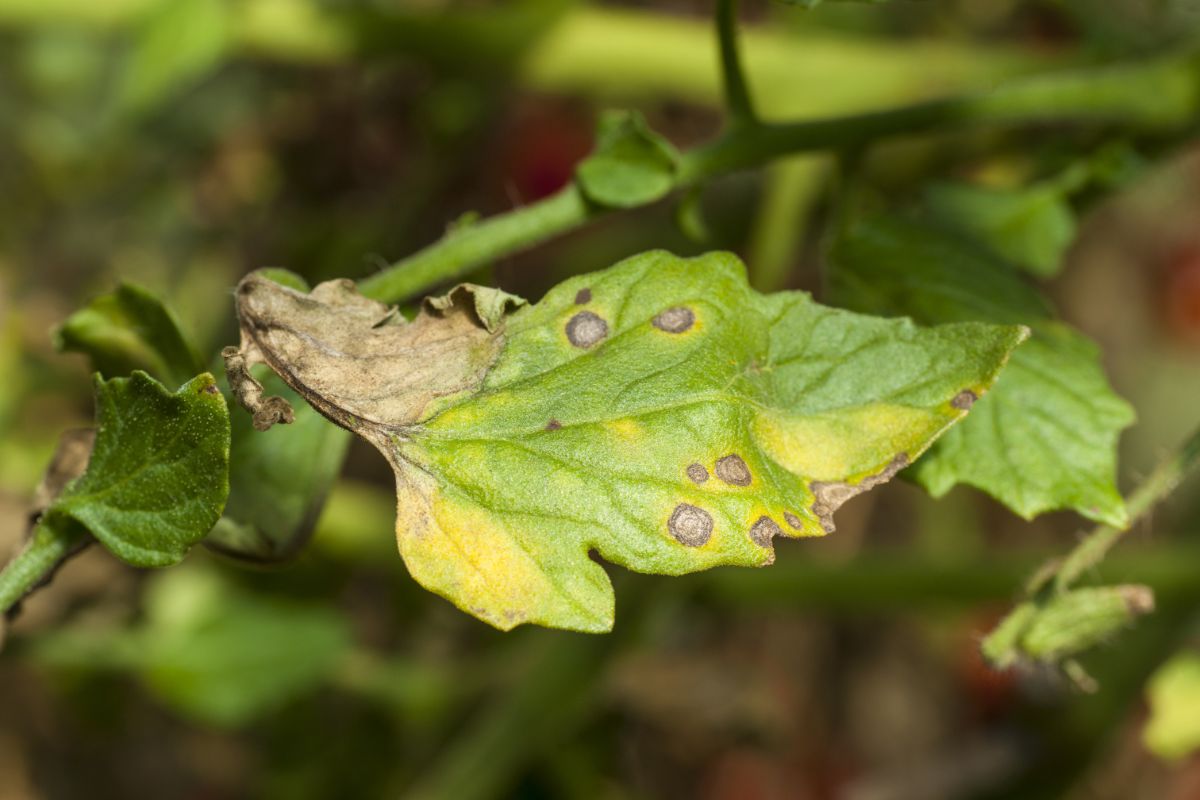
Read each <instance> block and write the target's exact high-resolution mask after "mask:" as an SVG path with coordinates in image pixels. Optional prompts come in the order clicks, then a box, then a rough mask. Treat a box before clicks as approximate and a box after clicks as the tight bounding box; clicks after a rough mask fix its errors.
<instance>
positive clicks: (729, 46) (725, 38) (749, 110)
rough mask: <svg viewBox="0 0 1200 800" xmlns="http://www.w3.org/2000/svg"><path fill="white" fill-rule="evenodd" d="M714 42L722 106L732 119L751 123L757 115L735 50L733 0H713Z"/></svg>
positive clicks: (734, 8) (740, 60) (735, 121)
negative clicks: (715, 5)
mask: <svg viewBox="0 0 1200 800" xmlns="http://www.w3.org/2000/svg"><path fill="white" fill-rule="evenodd" d="M716 11H717V14H716V17H717V19H716V21H717V45H718V47H719V48H720V50H721V77H722V80H723V82H724V85H725V106H726V108H727V110H728V111H729V117H730V119H731V120H732V121H733V122H734V123H735V124H739V123H753V122H755V120H756V119H757V116H756V115H755V113H754V103H753V101H751V99H750V90H749V88H748V87H747V86H746V76H745V74H743V72H742V59H741V57H740V55H739V53H738V39H737V0H717V8H716Z"/></svg>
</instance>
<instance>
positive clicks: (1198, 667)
mask: <svg viewBox="0 0 1200 800" xmlns="http://www.w3.org/2000/svg"><path fill="white" fill-rule="evenodd" d="M1146 691H1147V695H1148V698H1149V701H1150V719H1149V721H1148V722H1147V723H1146V729H1145V732H1144V733H1143V739H1144V741H1145V742H1146V747H1148V748H1149V749H1150V750H1151V751H1152V752H1153V753H1155V754H1156V755H1158V756H1160V757H1162V758H1168V759H1172V760H1174V759H1180V758H1184V757H1186V756H1188V755H1189V754H1191V753H1194V752H1196V751H1197V750H1200V653H1197V652H1195V651H1185V652H1182V653H1179V654H1177V655H1176V656H1175V657H1173V658H1172V659H1171V660H1170V661H1168V662H1167V663H1166V664H1163V665H1162V666H1161V667H1159V669H1158V671H1157V672H1155V673H1154V676H1153V677H1152V678H1151V679H1150V682H1149V683H1148V684H1147V687H1146Z"/></svg>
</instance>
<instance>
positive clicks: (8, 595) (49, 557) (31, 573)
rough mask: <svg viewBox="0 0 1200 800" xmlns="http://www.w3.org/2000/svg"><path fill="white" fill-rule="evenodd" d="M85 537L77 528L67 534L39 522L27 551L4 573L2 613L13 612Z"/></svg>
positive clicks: (0, 594)
mask: <svg viewBox="0 0 1200 800" xmlns="http://www.w3.org/2000/svg"><path fill="white" fill-rule="evenodd" d="M84 537H85V535H84V534H83V533H82V532H80V531H78V530H77V529H76V528H75V527H74V526H67V531H66V532H63V531H60V530H59V529H58V528H57V527H54V526H52V525H47V524H46V523H45V522H44V521H42V522H39V523H38V524H37V525H36V526H35V527H34V529H33V534H32V535H31V536H30V538H29V541H28V543H26V545H25V548H24V549H23V550H22V551H21V552H20V553H18V554H17V555H16V557H15V558H13V559H12V560H11V561H9V562H8V564H7V565H5V567H4V571H3V572H0V614H8V613H9V612H11V611H12V609H13V607H14V606H16V605H17V604H18V603H19V602H21V600H22V599H23V598H24V597H25V595H27V594H29V593H30V592H31V591H33V589H34V588H36V587H37V585H38V584H39V583H40V582H41V581H42V580H44V579H48V578H49V576H50V575H52V574H53V572H54V570H55V568H57V566H58V565H59V564H60V563H61V562H62V561H64V560H65V559H66V558H67V557H69V556H70V555H71V553H72V552H73V551H74V550H75V548H76V547H78V546H79V544H80V543H81V542H82V541H83V540H84Z"/></svg>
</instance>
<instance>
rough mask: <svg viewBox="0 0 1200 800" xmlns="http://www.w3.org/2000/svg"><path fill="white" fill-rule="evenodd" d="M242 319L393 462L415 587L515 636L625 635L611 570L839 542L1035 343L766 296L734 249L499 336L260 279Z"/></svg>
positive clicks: (556, 307)
mask: <svg viewBox="0 0 1200 800" xmlns="http://www.w3.org/2000/svg"><path fill="white" fill-rule="evenodd" d="M475 291H476V290H474V289H472V288H470V287H467V288H465V289H460V290H459V292H460V293H463V292H467V293H473V292H475ZM457 297H460V295H456V298H457ZM237 303H238V315H239V318H240V320H241V324H242V336H243V341H242V348H243V349H242V351H241V353H240V354H236V359H235V360H237V359H240V360H242V361H244V362H251V361H254V360H258V359H261V360H264V361H265V362H266V363H267V364H269V365H270V366H271V367H272V368H273V369H274V370H275V371H276V372H277V373H279V374H280V376H281V377H283V378H284V379H285V380H286V381H287V382H288V383H289V384H290V385H291V386H292V387H293V388H294V389H296V391H298V392H299V393H300V394H301V395H302V396H303V397H305V398H306V399H307V400H308V402H310V403H311V404H313V405H314V406H316V407H317V408H318V409H319V410H321V411H322V413H324V414H326V415H327V416H329V417H330V418H331V419H334V420H336V421H337V422H338V423H339V424H341V425H343V426H345V427H347V428H349V429H351V430H354V431H355V432H356V433H358V434H360V435H361V436H363V437H365V438H366V439H367V440H369V441H371V442H372V443H373V444H374V445H375V446H376V447H378V448H379V449H380V451H381V452H383V453H384V455H385V456H386V457H387V458H388V460H389V461H390V462H391V464H392V466H393V468H394V469H395V471H396V483H397V494H398V519H397V527H396V530H397V539H398V542H399V546H400V552H401V554H402V555H403V557H404V560H405V562H406V564H407V565H408V568H409V570H410V571H411V572H412V574H413V576H414V577H415V578H416V579H417V580H418V581H419V582H420V583H421V584H422V585H424V586H425V587H427V588H429V589H431V590H433V591H435V592H437V593H439V594H442V595H443V596H445V597H448V598H449V599H451V600H452V601H453V602H454V603H456V604H457V605H459V606H460V607H461V608H463V609H465V610H467V611H469V612H470V613H472V614H474V615H476V616H478V617H480V618H481V619H484V620H486V621H487V622H490V623H491V624H493V625H495V626H497V627H500V628H503V629H508V628H511V627H513V626H515V625H518V624H520V623H523V622H533V623H539V624H543V625H551V626H555V627H563V628H571V629H576V630H584V631H604V630H608V629H609V628H610V627H611V625H612V621H613V595H612V588H611V585H610V583H609V581H608V578H607V576H606V575H605V572H604V570H603V568H602V567H601V566H600V565H599V564H597V563H596V562H595V561H593V560H592V559H591V558H589V557H588V554H589V552H590V551H595V552H596V553H598V554H599V555H600V556H601V557H602V558H604V559H606V560H608V561H610V562H613V563H616V564H619V565H622V566H625V567H628V568H630V569H633V570H637V571H640V572H654V573H662V574H670V575H677V574H681V573H686V572H693V571H696V570H700V569H705V568H708V567H712V566H717V565H720V564H739V565H746V566H759V565H764V564H768V563H770V562H771V561H772V560H773V559H774V548H773V539H774V537H776V536H815V535H822V534H824V533H827V532H829V531H831V530H833V520H832V514H833V512H834V511H836V509H837V508H838V506H840V505H841V504H842V503H843V502H845V501H846V500H848V499H850V498H851V497H853V496H854V495H856V494H858V493H860V492H862V491H865V490H867V489H869V488H871V487H873V486H875V485H877V484H878V483H882V482H883V481H885V480H887V479H888V478H890V477H891V476H892V475H894V474H895V472H896V471H897V470H899V469H900V468H902V467H903V466H905V465H906V464H908V463H909V462H910V461H912V460H914V459H915V458H916V457H917V456H919V455H920V454H921V453H922V452H923V451H924V450H925V449H926V448H927V447H928V446H929V444H930V443H931V442H932V441H933V440H934V439H935V438H936V437H937V436H938V435H939V434H940V433H941V432H942V431H944V430H945V429H946V428H947V427H948V426H950V425H951V424H953V423H954V422H955V421H957V420H958V419H960V418H961V417H962V416H963V415H964V414H965V413H966V408H965V406H966V404H965V403H964V402H963V400H964V398H966V397H976V396H979V395H982V394H983V393H984V392H985V391H986V390H987V389H988V387H989V386H990V385H991V383H992V381H993V380H994V379H995V376H996V374H997V372H998V371H999V370H1000V368H1001V366H1002V365H1003V363H1004V361H1005V360H1006V358H1007V356H1008V354H1009V352H1010V351H1011V350H1012V348H1013V347H1015V346H1016V345H1017V343H1018V342H1020V341H1021V339H1022V338H1023V337H1024V335H1025V331H1024V329H1023V328H1020V327H1016V326H997V325H989V324H983V323H964V324H960V325H950V326H942V327H937V328H931V329H925V328H919V327H917V326H915V325H913V324H912V323H911V322H909V321H907V320H884V319H875V318H871V317H865V316H860V315H857V314H852V313H849V312H845V311H839V310H836V309H831V308H825V307H822V306H820V305H817V304H816V303H814V302H813V301H812V299H811V298H810V297H809V296H808V295H806V294H801V293H795V292H792V293H781V294H775V295H768V296H764V295H759V294H758V293H756V292H754V291H753V290H751V289H750V288H749V287H748V285H747V284H746V278H745V271H744V268H743V266H742V265H741V263H740V262H738V261H737V259H736V258H734V257H733V256H731V255H728V254H722V253H716V254H710V255H707V256H704V257H701V258H697V259H690V260H688V259H680V258H676V257H675V256H672V255H670V254H668V253H663V252H655V253H647V254H644V255H641V256H637V257H635V258H631V259H629V260H627V261H624V262H622V263H621V264H618V265H617V266H615V267H613V268H611V269H609V270H606V271H604V272H600V273H595V274H591V275H583V276H579V277H576V278H573V279H571V280H569V281H566V282H565V283H563V284H560V285H559V286H558V287H556V288H555V289H553V290H552V291H551V292H550V293H549V294H548V295H547V296H546V297H545V298H544V299H543V300H542V301H541V302H540V303H538V304H537V305H535V306H530V307H526V308H522V309H520V310H518V311H516V312H515V313H513V314H511V315H510V316H508V317H507V318H506V319H504V320H503V321H502V324H501V325H500V326H499V327H498V328H497V329H496V330H495V331H494V332H488V330H487V329H486V328H485V327H484V326H483V325H482V324H481V322H480V321H479V318H478V317H477V315H476V313H475V310H474V305H473V304H472V303H469V302H467V300H466V298H462V299H455V300H454V301H453V302H452V303H449V304H446V303H445V302H439V303H433V304H427V305H426V308H425V310H424V311H422V313H421V314H420V315H419V316H418V317H417V318H416V320H415V321H413V322H411V323H405V322H403V320H402V319H400V318H398V317H397V316H396V315H394V314H392V313H391V312H389V310H388V309H387V308H385V307H384V306H382V305H380V304H378V303H374V302H372V301H369V300H366V299H364V298H362V297H361V296H360V295H358V294H357V293H355V292H354V291H353V288H352V287H351V286H350V285H349V284H348V283H346V282H332V283H326V284H321V285H320V286H317V287H316V288H315V289H314V290H313V292H312V293H311V294H307V295H306V294H302V293H299V292H296V291H294V290H290V289H286V288H284V287H280V286H279V285H278V284H273V283H271V282H269V281H265V280H262V279H261V278H256V277H254V276H251V277H249V278H247V279H246V280H244V281H243V282H242V284H241V285H240V286H239V287H238V292H237ZM252 399H258V400H260V401H261V398H252Z"/></svg>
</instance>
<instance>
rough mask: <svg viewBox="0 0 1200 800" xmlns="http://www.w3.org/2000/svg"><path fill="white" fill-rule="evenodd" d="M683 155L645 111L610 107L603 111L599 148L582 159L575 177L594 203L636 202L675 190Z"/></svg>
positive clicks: (620, 204) (622, 205)
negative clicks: (655, 127)
mask: <svg viewBox="0 0 1200 800" xmlns="http://www.w3.org/2000/svg"><path fill="white" fill-rule="evenodd" d="M678 160H679V154H678V153H677V152H676V151H675V148H674V147H672V146H671V144H670V143H669V142H668V141H667V140H666V139H664V138H662V137H661V136H659V135H658V134H657V133H655V132H654V131H652V130H650V128H649V126H647V125H646V120H645V119H644V118H643V117H642V115H641V114H639V113H637V112H635V111H610V112H607V113H605V114H603V115H602V116H601V117H600V123H599V125H598V126H597V131H596V148H595V151H594V152H593V153H592V154H591V155H590V156H588V157H587V158H585V159H584V160H583V161H582V162H580V164H579V166H578V167H577V168H576V170H575V179H576V180H577V181H578V182H579V188H580V189H582V190H583V193H584V195H585V196H586V197H587V198H588V199H589V200H591V201H592V202H593V203H598V204H599V205H602V206H608V207H610V208H632V207H634V206H640V205H643V204H645V203H649V202H651V201H653V200H657V199H658V198H660V197H663V196H665V195H666V194H667V193H668V192H670V191H671V189H672V188H673V187H674V185H675V167H676V162H677V161H678Z"/></svg>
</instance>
